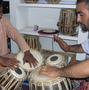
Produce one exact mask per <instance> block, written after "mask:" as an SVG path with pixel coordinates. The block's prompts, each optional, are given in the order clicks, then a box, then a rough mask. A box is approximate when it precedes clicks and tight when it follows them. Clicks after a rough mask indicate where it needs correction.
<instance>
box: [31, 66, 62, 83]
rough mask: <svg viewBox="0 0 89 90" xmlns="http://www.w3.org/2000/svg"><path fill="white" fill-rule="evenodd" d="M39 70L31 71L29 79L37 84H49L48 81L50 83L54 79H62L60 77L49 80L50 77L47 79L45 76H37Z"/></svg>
mask: <svg viewBox="0 0 89 90" xmlns="http://www.w3.org/2000/svg"><path fill="white" fill-rule="evenodd" d="M39 70H40V68H37V69H35V70H33V71H32V72H31V73H30V78H31V79H33V81H37V82H49V81H52V80H54V79H60V80H61V79H62V78H60V77H58V78H51V77H48V76H45V75H39Z"/></svg>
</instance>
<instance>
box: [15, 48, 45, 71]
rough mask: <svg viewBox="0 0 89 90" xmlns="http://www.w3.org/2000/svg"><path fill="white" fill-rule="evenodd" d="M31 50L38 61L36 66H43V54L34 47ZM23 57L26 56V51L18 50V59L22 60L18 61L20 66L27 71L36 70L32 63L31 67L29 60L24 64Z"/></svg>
mask: <svg viewBox="0 0 89 90" xmlns="http://www.w3.org/2000/svg"><path fill="white" fill-rule="evenodd" d="M30 52H31V54H32V55H33V57H34V58H35V59H36V60H37V61H38V63H37V66H36V67H35V68H38V67H41V66H43V64H44V59H43V55H42V54H41V53H40V52H38V51H37V50H34V49H30ZM23 57H24V53H23V52H22V51H20V52H18V54H17V55H16V59H17V60H19V61H20V62H21V63H18V64H19V65H20V67H22V68H23V69H24V70H25V71H27V72H30V71H32V70H34V69H35V68H34V66H33V65H32V67H30V65H29V63H28V61H26V62H25V64H24V65H23Z"/></svg>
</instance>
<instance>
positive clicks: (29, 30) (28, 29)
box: [19, 27, 78, 41]
mask: <svg viewBox="0 0 89 90" xmlns="http://www.w3.org/2000/svg"><path fill="white" fill-rule="evenodd" d="M43 29H44V28H39V29H38V31H39V30H43ZM46 29H47V28H46ZM38 31H34V30H33V27H26V28H23V29H21V30H19V32H20V33H21V34H28V35H37V36H42V37H53V35H41V34H39V33H38ZM58 36H59V37H61V38H62V39H68V40H75V41H77V40H78V36H77V35H76V36H68V35H62V34H60V33H59V35H58Z"/></svg>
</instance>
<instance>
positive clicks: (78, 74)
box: [58, 59, 89, 78]
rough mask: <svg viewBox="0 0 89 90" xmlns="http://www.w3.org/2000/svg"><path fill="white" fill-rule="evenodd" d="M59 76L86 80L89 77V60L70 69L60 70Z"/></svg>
mask: <svg viewBox="0 0 89 90" xmlns="http://www.w3.org/2000/svg"><path fill="white" fill-rule="evenodd" d="M58 74H59V76H62V77H69V78H86V77H89V59H87V60H85V61H82V62H79V63H77V64H73V65H71V66H68V67H66V68H65V67H64V68H61V69H59V71H58Z"/></svg>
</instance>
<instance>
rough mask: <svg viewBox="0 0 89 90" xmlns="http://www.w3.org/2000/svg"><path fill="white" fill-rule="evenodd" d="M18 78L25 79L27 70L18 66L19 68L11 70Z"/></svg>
mask: <svg viewBox="0 0 89 90" xmlns="http://www.w3.org/2000/svg"><path fill="white" fill-rule="evenodd" d="M9 71H10V72H11V73H12V74H13V75H14V76H15V77H16V78H19V79H21V78H22V79H23V78H26V72H25V71H24V70H23V69H22V68H21V67H19V68H17V70H11V69H10V70H9Z"/></svg>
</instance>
